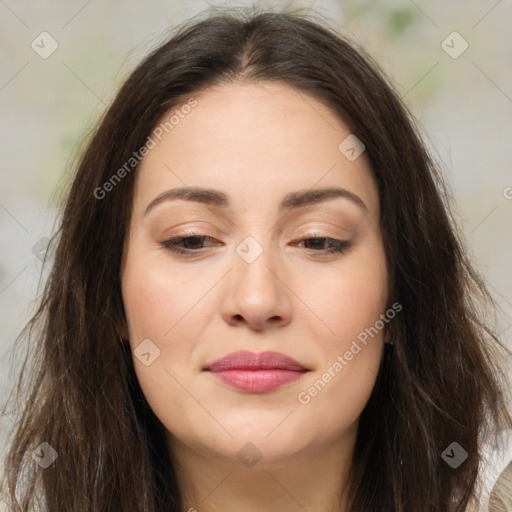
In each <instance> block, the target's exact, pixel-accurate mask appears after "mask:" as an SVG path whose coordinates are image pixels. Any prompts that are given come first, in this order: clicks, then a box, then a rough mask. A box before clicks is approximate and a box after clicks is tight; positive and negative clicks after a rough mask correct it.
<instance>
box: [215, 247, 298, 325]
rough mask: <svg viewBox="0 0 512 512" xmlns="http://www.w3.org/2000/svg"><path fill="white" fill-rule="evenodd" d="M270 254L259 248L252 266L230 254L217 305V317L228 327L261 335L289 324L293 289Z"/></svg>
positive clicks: (277, 259) (269, 251)
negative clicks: (245, 327) (231, 261)
mask: <svg viewBox="0 0 512 512" xmlns="http://www.w3.org/2000/svg"><path fill="white" fill-rule="evenodd" d="M271 252H272V251H271V250H270V249H268V248H266V247H265V248H263V251H262V253H261V254H260V255H259V256H258V257H257V258H256V259H255V260H254V261H252V262H248V261H247V260H245V259H244V258H243V257H241V256H240V255H239V254H238V253H237V252H234V254H233V269H232V270H231V272H229V274H228V276H226V277H227V279H226V281H225V283H224V284H225V288H224V290H223V295H222V297H221V301H220V308H221V316H222V318H223V319H224V321H225V322H226V323H228V324H229V325H233V326H237V325H243V324H246V325H247V326H248V327H250V328H251V329H254V330H257V331H262V330H265V329H271V328H281V327H284V326H286V325H288V324H289V323H290V322H291V319H292V296H293V291H292V288H293V287H292V285H291V283H290V282H287V281H290V279H289V277H288V278H287V276H286V273H285V272H283V270H282V269H281V270H280V269H279V268H277V267H278V266H279V265H278V261H279V258H277V257H273V255H272V254H271Z"/></svg>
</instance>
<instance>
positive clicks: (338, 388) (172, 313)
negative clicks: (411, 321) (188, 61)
mask: <svg viewBox="0 0 512 512" xmlns="http://www.w3.org/2000/svg"><path fill="white" fill-rule="evenodd" d="M194 99H195V100H196V102H197V103H195V102H193V101H191V102H189V103H188V105H194V106H192V107H190V108H189V107H182V108H181V109H180V106H177V107H175V108H173V109H172V110H173V111H175V110H178V112H177V113H175V117H174V118H173V121H172V122H171V123H169V124H167V126H166V128H164V129H162V127H160V128H159V127H156V130H155V131H154V132H153V135H152V136H151V137H152V140H153V142H154V143H156V145H155V144H153V143H151V144H148V147H149V146H151V147H152V149H149V152H148V154H147V155H146V156H145V157H144V159H143V160H142V162H141V164H140V166H139V168H138V170H137V179H136V186H135V199H134V208H133V214H132V218H131V224H130V232H129V236H128V237H127V239H126V245H125V253H124V257H123V266H122V293H123V300H124V305H125V311H126V316H127V325H128V333H127V336H128V338H129V340H130V345H131V348H132V351H134V364H135V371H136V374H137V377H138V380H139V382H140V385H141V387H142V390H143V392H144V395H145V396H146V398H147V400H148V402H149V405H150V406H151V408H152V410H153V411H154V413H155V414H156V416H157V417H158V418H159V419H160V421H161V422H162V423H163V425H164V426H165V427H166V429H167V431H168V433H169V436H168V438H169V447H170V449H171V450H175V451H176V452H177V453H178V452H179V450H189V451H191V453H192V452H193V453H196V454H202V455H203V456H205V457H206V456H208V457H210V456H215V457H216V458H217V459H218V460H224V461H228V462H229V461H234V462H236V461H238V460H241V461H242V462H244V463H245V462H247V461H249V460H250V459H252V460H256V459H258V458H259V457H260V456H262V457H263V459H261V461H260V462H259V463H260V467H277V466H278V465H283V466H284V465H285V464H287V463H289V462H290V461H291V460H293V459H298V458H301V457H307V456H308V455H311V454H313V453H315V452H316V451H318V450H321V449H324V450H329V449H332V448H333V447H335V446H340V444H339V442H340V440H343V439H344V440H345V441H346V440H349V439H351V440H353V439H355V437H354V436H355V432H356V427H357V420H358V417H359V415H360V413H361V411H362V409H363V408H364V406H365V404H366V402H367V401H368V398H369V396H370V393H371V391H372V388H373V386H374V383H375V379H376V375H377V372H378V368H379V364H380V360H381V355H382V349H383V339H384V333H385V328H384V329H383V328H382V324H384V323H387V322H382V321H381V320H380V319H382V318H384V314H385V308H386V301H387V293H388V288H387V277H388V274H387V267H386V261H385V253H384V249H383V243H382V239H381V232H380V228H379V199H378V191H377V188H376V185H375V182H374V180H373V178H372V175H371V171H370V167H369V163H368V160H367V158H366V156H365V153H364V151H363V153H362V154H361V155H360V156H358V153H359V152H360V150H361V147H360V146H358V145H357V140H356V141H355V142H354V139H353V138H352V137H353V136H352V137H351V138H349V139H347V140H345V139H346V138H347V137H348V136H349V135H350V131H349V130H348V129H347V127H346V126H345V125H344V124H343V123H342V122H341V121H340V120H339V119H338V117H337V116H336V115H335V114H334V113H333V112H332V111H330V110H329V109H328V108H327V107H325V106H324V105H323V104H322V103H319V102H318V101H316V100H315V99H313V98H312V97H309V96H306V95H305V94H304V93H302V92H300V93H299V92H297V91H295V90H294V89H291V88H289V87H288V86H286V85H283V84H280V83H264V84H260V85H222V86H217V87H214V88H210V89H208V90H206V91H204V92H202V93H200V94H198V95H196V96H194ZM185 105H187V104H185ZM171 114H172V112H169V113H168V114H167V115H166V116H165V119H163V120H162V121H163V122H165V121H167V120H168V119H169V116H170V115H171ZM155 134H156V135H155ZM343 141H344V142H343ZM340 144H341V145H340ZM153 146H155V147H153ZM191 189H194V190H196V189H197V190H199V189H208V191H209V192H208V193H207V194H203V193H201V194H196V195H195V196H194V195H192V194H190V196H189V198H188V199H187V198H185V197H183V196H180V195H179V194H174V197H172V196H171V195H170V194H169V195H168V196H167V198H165V197H164V196H161V194H163V193H167V192H169V191H177V190H180V191H187V190H188V191H189V192H190V191H191ZM327 189H338V192H329V193H327V192H326V193H325V194H324V193H323V192H322V193H320V192H321V191H325V190H327ZM317 192H318V193H317ZM155 198H160V200H158V201H156V202H153V201H154V200H155ZM149 205H151V206H149ZM148 206H149V208H148ZM182 237H192V238H189V239H185V240H184V241H183V240H181V241H180V240H179V239H180V238H182ZM203 237H204V238H203ZM317 237H318V238H319V239H318V240H315V239H313V240H311V239H312V238H317ZM170 239H177V240H174V241H173V242H170V243H169V244H168V245H167V246H165V245H164V242H165V241H167V240H170ZM337 241H343V242H346V244H341V245H340V244H339V243H338V242H337ZM339 247H341V248H342V251H339V252H329V250H332V249H337V248H339ZM172 249H177V250H180V249H181V250H183V251H184V253H183V254H180V253H178V252H173V250H172ZM381 315H382V316H381ZM376 325H377V326H378V327H380V328H378V327H377V328H376V327H375V326H376ZM239 351H248V352H251V353H253V354H252V355H253V358H252V359H251V358H249V359H248V360H246V359H243V358H240V357H236V356H234V358H232V359H231V360H230V361H228V362H227V363H226V364H225V365H223V364H216V365H215V364H213V363H214V362H215V361H218V360H219V359H221V358H224V357H225V356H228V355H230V354H233V353H236V352H239ZM267 351H271V352H277V353H279V354H281V355H284V356H288V357H289V358H292V359H293V360H295V361H296V362H297V363H298V365H299V366H297V367H294V366H287V365H285V364H283V362H282V360H281V361H280V360H279V358H276V357H274V356H275V354H274V356H272V354H271V355H270V357H268V358H267V357H261V358H260V359H258V356H255V354H260V353H262V352H267ZM246 355H247V354H246ZM250 355H251V354H249V356H250ZM212 364H213V365H212ZM248 443H251V444H248ZM238 463H239V462H238Z"/></svg>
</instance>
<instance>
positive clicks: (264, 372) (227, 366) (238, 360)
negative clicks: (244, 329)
mask: <svg viewBox="0 0 512 512" xmlns="http://www.w3.org/2000/svg"><path fill="white" fill-rule="evenodd" d="M203 371H207V372H210V373H211V374H212V375H213V376H214V378H216V379H217V380H218V381H220V382H221V383H223V384H225V385H227V386H229V387H231V388H235V389H238V390H240V391H244V392H247V393H267V392H269V391H273V390H275V389H277V388H280V387H282V386H284V385H285V384H289V383H291V382H294V381H296V380H298V379H300V378H301V377H302V376H303V375H304V374H305V373H307V372H309V371H310V370H309V369H308V368H306V367H304V366H303V365H302V364H300V363H298V362H297V361H295V359H292V358H291V357H289V356H286V355H284V354H280V353H279V352H272V351H268V352H261V353H259V354H255V353H253V352H249V351H245V350H242V351H239V352H234V353H232V354H229V355H227V356H226V357H223V358H221V359H218V360H217V361H215V362H213V363H211V364H210V365H209V366H207V367H205V368H203Z"/></svg>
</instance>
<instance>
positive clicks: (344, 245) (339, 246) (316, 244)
mask: <svg viewBox="0 0 512 512" xmlns="http://www.w3.org/2000/svg"><path fill="white" fill-rule="evenodd" d="M311 242H312V243H311ZM326 242H327V245H328V247H327V248H324V247H323V246H324V245H325V243H326ZM301 243H304V244H305V245H306V246H307V245H310V246H312V247H307V248H308V249H309V250H312V251H314V252H318V253H320V254H333V253H343V252H345V251H346V250H347V249H348V248H349V247H350V246H351V245H352V242H349V241H347V240H337V239H336V238H331V237H326V236H313V237H310V238H303V239H302V240H299V242H298V244H301Z"/></svg>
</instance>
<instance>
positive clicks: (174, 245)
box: [161, 233, 352, 255]
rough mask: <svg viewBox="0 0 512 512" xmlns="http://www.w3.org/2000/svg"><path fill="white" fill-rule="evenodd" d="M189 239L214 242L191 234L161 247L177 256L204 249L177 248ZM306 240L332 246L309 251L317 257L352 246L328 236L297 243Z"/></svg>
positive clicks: (165, 242) (205, 236)
mask: <svg viewBox="0 0 512 512" xmlns="http://www.w3.org/2000/svg"><path fill="white" fill-rule="evenodd" d="M191 238H199V239H204V240H210V241H213V240H214V238H212V237H211V236H207V235H201V234H194V233H191V234H190V235H187V236H180V237H176V238H170V239H168V240H164V241H163V242H161V245H162V246H163V247H164V248H165V249H167V250H169V251H171V252H174V253H177V254H183V255H193V254H194V253H195V254H198V253H199V252H200V251H201V249H204V247H201V248H199V249H184V248H183V247H179V246H178V244H180V243H183V242H184V241H186V240H189V239H191ZM307 240H328V241H330V244H331V245H332V247H331V248H330V249H321V250H317V249H309V250H310V251H313V252H316V253H318V254H319V255H328V254H336V253H339V254H343V253H344V252H345V251H346V250H347V249H348V248H349V247H350V246H351V245H352V242H348V241H346V240H337V239H336V238H331V237H328V236H316V235H315V236H312V237H308V238H302V239H301V240H299V242H304V241H307Z"/></svg>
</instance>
